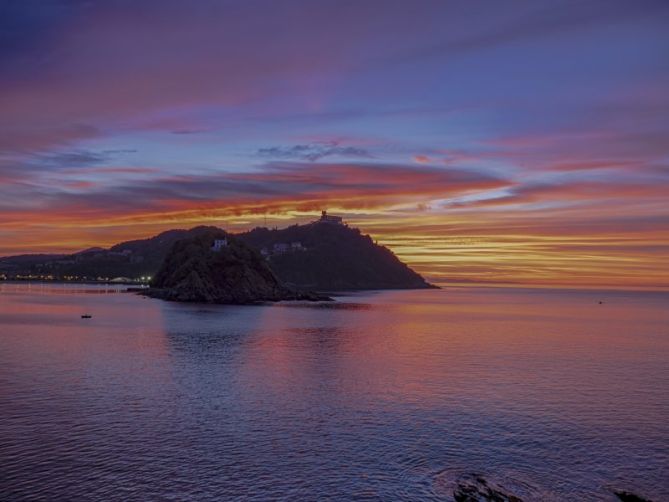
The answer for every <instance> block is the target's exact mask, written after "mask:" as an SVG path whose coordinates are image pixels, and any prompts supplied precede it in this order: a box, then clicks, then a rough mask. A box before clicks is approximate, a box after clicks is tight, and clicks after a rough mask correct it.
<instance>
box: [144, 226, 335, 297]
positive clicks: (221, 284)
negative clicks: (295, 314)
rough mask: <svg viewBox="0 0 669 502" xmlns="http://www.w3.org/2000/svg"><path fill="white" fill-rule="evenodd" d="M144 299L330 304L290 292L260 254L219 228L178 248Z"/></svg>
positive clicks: (174, 248) (198, 234)
mask: <svg viewBox="0 0 669 502" xmlns="http://www.w3.org/2000/svg"><path fill="white" fill-rule="evenodd" d="M142 294H144V295H146V296H150V297H153V298H161V299H164V300H171V301H180V302H199V303H222V304H253V303H260V302H275V301H281V300H309V301H320V300H330V298H328V297H326V296H322V295H317V294H315V293H309V292H301V291H300V292H298V291H295V290H293V289H291V288H288V287H287V286H285V285H284V284H282V283H281V281H279V279H277V277H276V276H275V275H274V273H273V272H272V270H271V269H270V268H269V266H268V265H267V262H266V261H265V259H264V258H263V257H262V256H261V255H260V254H259V253H258V252H257V251H255V250H254V249H252V248H251V247H249V246H248V245H247V244H245V243H244V242H242V241H240V240H239V239H236V238H234V237H232V236H231V235H230V234H227V233H226V232H224V231H222V230H218V229H215V228H210V229H207V230H206V231H202V232H199V233H197V234H196V235H195V236H193V237H190V238H186V239H182V240H179V241H177V242H176V243H174V245H173V246H172V249H171V251H170V252H169V253H168V254H167V256H166V257H165V260H164V261H163V264H162V265H161V267H160V269H159V270H158V273H157V274H156V276H155V277H154V279H153V281H152V282H151V287H150V288H149V289H147V290H145V291H143V292H142Z"/></svg>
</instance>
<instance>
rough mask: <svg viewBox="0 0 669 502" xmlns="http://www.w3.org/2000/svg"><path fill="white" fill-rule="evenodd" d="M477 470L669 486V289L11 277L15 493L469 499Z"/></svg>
mask: <svg viewBox="0 0 669 502" xmlns="http://www.w3.org/2000/svg"><path fill="white" fill-rule="evenodd" d="M599 300H603V301H604V304H602V305H600V304H599V303H598V302H599ZM84 312H89V313H91V314H92V315H93V318H92V319H89V320H84V319H81V318H80V315H81V314H82V313H84ZM471 471H474V472H480V473H483V474H485V475H487V476H489V477H490V478H492V479H494V480H497V481H500V482H502V483H504V484H506V485H507V486H511V487H513V488H514V489H515V490H516V491H517V493H518V494H519V495H523V496H525V497H526V498H527V499H528V500H612V498H611V489H612V488H624V489H628V490H631V491H635V492H637V493H639V494H641V495H645V496H647V497H649V498H651V499H653V500H665V501H666V500H669V296H667V294H662V293H626V292H591V291H548V290H520V289H483V288H463V289H458V288H449V289H444V290H440V291H419V292H416V291H413V292H384V293H367V294H360V295H352V296H347V297H342V298H339V301H338V302H337V303H335V304H327V305H316V304H309V305H302V304H300V305H289V304H279V305H272V306H266V307H223V306H221V307H218V306H197V305H183V304H173V303H166V302H162V301H159V300H151V299H145V298H141V297H137V296H134V295H132V294H127V293H118V292H116V291H115V290H113V289H112V290H105V289H104V288H92V287H90V286H80V287H72V286H54V285H31V286H29V285H25V284H3V285H0V499H1V500H49V501H52V500H230V499H235V498H239V499H257V500H267V499H275V498H290V499H294V500H311V499H319V498H320V499H369V500H430V499H431V500H449V499H450V496H451V493H450V491H449V490H448V485H449V483H450V482H451V481H452V480H453V479H454V478H456V477H457V476H459V475H461V474H463V473H467V472H471Z"/></svg>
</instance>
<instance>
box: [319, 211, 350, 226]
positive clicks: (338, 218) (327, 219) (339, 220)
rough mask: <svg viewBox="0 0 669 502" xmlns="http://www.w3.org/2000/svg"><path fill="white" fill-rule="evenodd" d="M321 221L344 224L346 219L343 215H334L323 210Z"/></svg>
mask: <svg viewBox="0 0 669 502" xmlns="http://www.w3.org/2000/svg"><path fill="white" fill-rule="evenodd" d="M318 222H319V223H328V224H330V225H343V224H344V219H343V218H342V217H341V216H332V215H330V214H328V212H327V211H321V218H320V220H318Z"/></svg>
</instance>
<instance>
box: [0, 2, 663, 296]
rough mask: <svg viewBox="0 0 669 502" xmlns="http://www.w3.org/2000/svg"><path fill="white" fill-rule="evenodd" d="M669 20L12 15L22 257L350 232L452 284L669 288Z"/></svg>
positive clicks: (5, 183)
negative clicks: (205, 232) (275, 233)
mask: <svg viewBox="0 0 669 502" xmlns="http://www.w3.org/2000/svg"><path fill="white" fill-rule="evenodd" d="M668 26H669V1H666V0H628V1H617V0H601V1H598V0H584V1H580V0H579V1H558V0H550V1H539V0H527V1H504V2H502V1H494V0H490V1H447V0H435V1H427V0H425V1H423V0H405V1H393V0H355V1H348V0H309V1H308V0H302V1H293V0H281V1H278V0H271V1H269V0H268V1H262V0H245V1H224V0H218V1H213V0H212V1H208V0H199V1H192V0H191V1H187V0H183V1H173V0H142V1H138V0H119V1H116V0H108V1H83V0H82V1H76V0H39V1H38V0H26V1H11V0H0V256H1V255H10V254H20V253H28V252H62V251H76V250H80V249H83V248H86V247H90V246H93V245H103V246H106V245H111V244H113V243H116V242H119V241H122V240H127V239H132V238H140V237H147V236H150V235H153V234H155V233H157V232H159V231H162V230H166V229H170V228H187V227H191V226H195V225H198V224H212V225H219V226H221V227H223V228H225V229H228V230H232V231H236V230H243V229H247V228H252V227H254V226H257V225H265V223H266V224H267V225H268V226H279V227H282V226H286V225H289V224H292V223H297V222H306V221H310V220H312V219H314V217H315V216H316V215H317V214H318V213H319V212H320V210H321V209H327V210H329V211H330V212H332V213H335V214H340V215H342V216H344V218H345V219H346V221H348V222H349V224H351V225H353V226H357V227H360V228H361V229H362V230H363V231H364V232H366V233H369V234H371V235H372V236H373V237H374V238H375V239H377V240H378V241H379V242H380V243H383V244H386V245H388V246H390V247H391V249H393V250H394V251H395V252H396V253H397V254H398V255H399V256H400V257H401V258H402V259H403V260H405V261H406V262H407V263H409V264H410V265H411V266H413V267H414V268H415V269H416V270H418V271H419V272H421V273H423V274H424V275H425V276H426V277H427V278H428V279H430V280H432V281H436V282H440V283H445V282H448V281H462V282H475V283H476V282H484V283H488V282H498V283H509V282H510V283H523V284H549V285H579V286H621V287H669V266H668V265H667V262H668V259H669V29H668V28H667V27H668Z"/></svg>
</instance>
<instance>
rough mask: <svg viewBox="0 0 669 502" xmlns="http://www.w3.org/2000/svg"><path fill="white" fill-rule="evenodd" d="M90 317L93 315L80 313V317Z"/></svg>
mask: <svg viewBox="0 0 669 502" xmlns="http://www.w3.org/2000/svg"><path fill="white" fill-rule="evenodd" d="M92 317H93V316H92V315H91V314H82V315H81V318H82V319H90V318H92Z"/></svg>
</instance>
